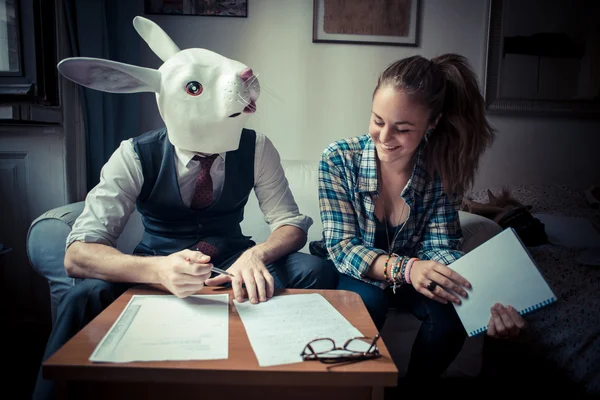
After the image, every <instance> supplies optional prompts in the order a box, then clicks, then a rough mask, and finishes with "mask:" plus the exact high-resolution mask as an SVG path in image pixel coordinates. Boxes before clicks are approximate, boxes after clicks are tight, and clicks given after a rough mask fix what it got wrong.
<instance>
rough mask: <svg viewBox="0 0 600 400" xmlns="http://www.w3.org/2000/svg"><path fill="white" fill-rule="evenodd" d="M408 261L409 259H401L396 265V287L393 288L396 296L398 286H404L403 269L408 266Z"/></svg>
mask: <svg viewBox="0 0 600 400" xmlns="http://www.w3.org/2000/svg"><path fill="white" fill-rule="evenodd" d="M407 261H408V258H407V257H402V258H401V259H399V260H397V263H396V265H395V274H394V275H393V278H394V286H392V291H393V292H394V294H396V288H397V287H398V286H402V284H403V283H404V282H403V280H402V269H403V268H404V266H405V265H406V262H407Z"/></svg>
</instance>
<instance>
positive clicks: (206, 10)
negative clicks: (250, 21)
mask: <svg viewBox="0 0 600 400" xmlns="http://www.w3.org/2000/svg"><path fill="white" fill-rule="evenodd" d="M144 12H145V13H146V14H147V15H189V16H196V17H198V16H200V17H230V18H247V17H248V0H144Z"/></svg>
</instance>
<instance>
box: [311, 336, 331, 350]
mask: <svg viewBox="0 0 600 400" xmlns="http://www.w3.org/2000/svg"><path fill="white" fill-rule="evenodd" d="M310 347H312V349H313V350H314V351H315V353H326V352H328V351H331V350H333V349H334V347H335V345H334V343H333V341H331V340H330V339H319V340H313V341H312V342H310Z"/></svg>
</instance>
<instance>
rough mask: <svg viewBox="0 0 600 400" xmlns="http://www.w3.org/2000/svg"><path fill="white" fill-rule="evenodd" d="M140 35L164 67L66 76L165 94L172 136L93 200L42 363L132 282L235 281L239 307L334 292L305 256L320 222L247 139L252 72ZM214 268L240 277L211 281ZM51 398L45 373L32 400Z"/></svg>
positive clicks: (115, 171)
mask: <svg viewBox="0 0 600 400" xmlns="http://www.w3.org/2000/svg"><path fill="white" fill-rule="evenodd" d="M134 27H135V29H136V30H137V32H138V33H139V34H140V36H141V37H142V38H143V39H144V40H145V41H146V42H147V43H148V45H149V46H150V48H151V49H152V51H153V52H154V53H155V54H156V55H157V56H158V57H160V58H161V60H163V62H164V63H163V65H162V66H161V67H160V68H159V69H158V70H154V69H148V68H142V67H137V66H133V65H128V64H122V63H117V62H113V61H109V60H101V59H90V58H71V59H67V60H63V61H62V62H61V63H59V66H58V68H59V71H60V72H61V74H62V75H63V76H65V77H66V78H68V79H70V80H72V81H74V82H76V83H79V84H81V85H83V86H86V87H89V88H92V89H96V90H101V91H105V92H112V93H135V92H154V93H156V100H157V104H158V109H159V111H160V115H161V117H162V119H163V120H164V122H165V125H166V128H163V129H159V130H156V131H152V132H148V133H145V134H143V135H141V136H138V137H135V138H133V139H130V140H127V141H124V142H122V143H121V146H120V147H119V148H118V149H117V150H116V151H115V153H114V154H113V155H112V156H111V158H110V159H109V161H108V162H107V163H106V164H105V166H104V167H103V169H102V172H101V177H100V183H99V184H98V185H97V186H96V187H95V188H94V189H92V190H91V191H90V193H89V194H88V196H87V198H86V202H85V208H84V211H83V212H82V214H81V215H80V217H79V218H78V219H77V221H76V222H75V224H74V226H73V229H72V231H71V233H70V235H69V237H68V239H67V251H66V255H65V269H66V271H67V274H68V275H69V276H70V277H73V278H83V280H82V281H81V282H80V283H78V284H76V285H75V286H74V287H73V288H71V289H70V290H69V291H68V292H67V293H66V294H65V295H64V296H63V297H62V299H61V300H60V302H59V304H58V311H57V319H56V323H55V325H54V327H53V331H52V333H51V335H50V338H49V340H48V344H47V347H46V351H45V354H44V360H45V359H47V358H48V357H50V356H51V355H52V354H53V353H54V352H55V351H56V350H58V349H59V348H60V347H61V346H62V345H63V344H64V343H66V342H67V341H68V340H69V339H70V338H71V337H72V336H73V335H74V334H75V333H77V331H79V330H80V329H81V328H83V326H85V325H86V324H87V323H88V322H89V321H91V320H92V319H93V318H94V317H95V316H96V315H97V314H99V313H100V312H101V311H102V310H103V309H104V308H105V307H107V306H108V305H109V304H110V303H111V302H112V301H114V300H115V299H116V298H117V297H118V296H119V295H120V294H122V293H123V292H124V291H125V290H127V289H128V288H129V287H131V286H132V285H133V284H137V283H157V284H162V285H163V286H164V287H165V288H166V289H168V290H169V291H170V292H172V293H173V294H174V295H176V296H178V297H186V296H189V295H191V294H194V293H196V292H197V291H199V290H201V289H202V288H203V287H204V285H221V284H227V283H229V281H230V282H231V286H232V288H233V293H234V296H235V298H236V300H238V301H244V297H245V296H244V289H245V292H246V294H247V297H248V299H249V300H250V302H252V303H254V304H256V303H259V302H262V301H267V300H268V299H269V298H270V297H272V296H273V292H274V289H275V288H284V287H294V288H334V287H335V286H336V282H337V272H336V271H335V270H334V269H333V268H331V266H330V264H328V263H325V262H324V261H323V260H322V259H320V258H317V257H314V256H311V255H309V254H304V253H298V252H297V251H298V250H299V249H300V248H302V247H303V246H304V244H305V243H306V240H307V231H308V228H309V227H310V225H311V224H312V219H311V218H310V217H308V216H305V215H302V214H300V213H299V210H298V207H297V205H296V203H295V201H294V198H293V196H292V194H291V192H290V190H289V187H288V183H287V180H286V179H285V175H284V172H283V169H282V167H281V163H280V159H279V155H278V153H277V151H276V149H275V148H274V146H273V144H272V143H271V142H270V140H269V139H268V138H267V137H265V136H264V135H261V134H258V133H256V132H254V131H252V130H247V129H244V125H245V123H246V121H247V119H248V117H249V116H250V115H251V114H252V113H253V112H254V111H255V110H256V99H257V98H258V95H259V92H260V87H259V84H258V80H257V79H256V76H254V74H253V72H252V70H251V69H250V68H248V67H247V66H245V65H243V64H241V63H239V62H237V61H234V60H230V59H227V58H225V57H223V56H221V55H219V54H216V53H213V52H211V51H208V50H205V49H197V48H195V49H185V50H180V49H179V48H178V47H177V46H176V45H175V44H174V43H173V41H172V40H171V39H170V38H169V37H168V35H167V34H166V33H165V32H164V31H163V30H162V29H161V28H160V27H159V26H158V25H156V24H155V23H153V22H152V21H150V20H147V19H145V18H141V17H136V18H135V19H134ZM252 189H254V191H255V193H256V196H257V198H258V201H259V204H260V208H261V210H263V213H264V214H265V220H266V221H267V222H268V224H269V226H270V228H271V235H270V236H269V238H268V239H267V240H266V242H264V243H260V244H258V245H256V244H255V242H253V241H252V240H250V238H248V237H247V236H244V235H243V234H242V231H241V228H240V222H241V221H242V219H243V211H244V206H245V204H246V201H247V199H248V196H249V194H250V192H251V190H252ZM136 207H137V209H138V210H139V211H140V214H141V215H142V222H143V224H144V228H145V229H144V235H143V238H142V240H141V242H140V243H139V245H138V246H137V247H136V249H135V250H134V255H126V254H123V253H121V252H120V251H118V250H117V249H116V248H115V244H116V241H117V239H118V237H119V235H120V234H121V232H122V230H123V228H124V227H125V224H126V222H127V220H128V218H129V216H130V215H131V213H132V212H133V211H134V209H135V208H136ZM140 256H145V257H140ZM213 266H215V267H219V268H221V269H226V270H227V271H228V272H230V273H231V274H232V275H233V277H230V276H226V275H220V276H217V277H213V278H210V276H211V268H212V267H213ZM53 396H54V387H53V384H52V382H50V381H46V380H43V379H42V378H41V369H40V375H39V377H38V382H37V384H36V388H35V393H34V398H52V397H53Z"/></svg>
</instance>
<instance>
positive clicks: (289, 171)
mask: <svg viewBox="0 0 600 400" xmlns="http://www.w3.org/2000/svg"><path fill="white" fill-rule="evenodd" d="M281 163H282V165H283V169H284V171H285V176H286V179H287V181H288V184H289V186H290V191H291V192H292V194H293V196H294V199H295V200H296V203H297V204H298V209H299V210H300V212H301V213H302V214H304V215H308V216H309V217H311V218H312V219H313V225H312V226H311V227H310V229H309V231H308V240H307V242H306V245H305V246H304V247H303V248H302V249H301V250H300V251H302V252H304V253H309V251H308V244H309V243H310V242H311V241H313V240H319V239H321V235H322V231H323V225H322V224H321V217H320V215H319V192H318V185H319V179H318V178H319V170H318V162H316V161H315V162H307V161H295V160H282V162H281ZM241 226H242V232H244V234H245V235H248V236H252V238H253V240H254V241H255V242H257V243H259V242H264V241H265V240H266V239H267V237H268V236H269V234H270V233H271V231H270V229H269V226H268V225H267V223H266V222H265V220H264V216H263V214H262V212H261V211H260V207H259V206H258V201H257V200H256V195H254V192H253V193H252V194H251V195H250V197H249V198H248V204H247V205H246V209H245V211H244V220H243V221H242V224H241Z"/></svg>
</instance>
